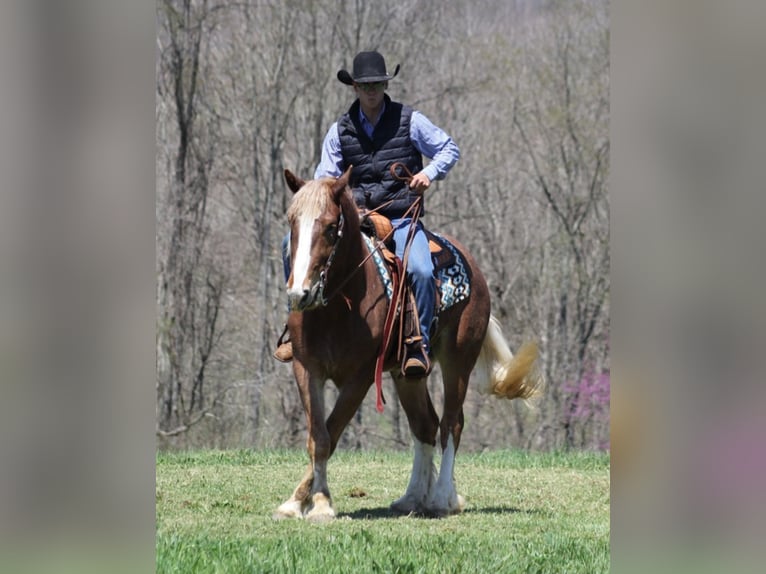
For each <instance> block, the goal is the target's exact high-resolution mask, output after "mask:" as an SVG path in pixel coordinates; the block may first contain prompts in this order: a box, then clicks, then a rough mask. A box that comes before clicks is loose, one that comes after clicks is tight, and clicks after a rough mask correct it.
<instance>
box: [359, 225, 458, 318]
mask: <svg viewBox="0 0 766 574" xmlns="http://www.w3.org/2000/svg"><path fill="white" fill-rule="evenodd" d="M426 234H427V235H428V238H429V240H430V241H431V242H432V243H435V244H436V245H437V246H438V247H439V248H440V249H439V250H438V251H434V246H433V245H432V248H431V258H432V260H433V262H434V276H435V277H436V288H437V291H438V297H437V299H438V301H437V312H442V311H444V310H446V309H449V308H450V307H452V306H453V305H455V304H456V303H459V302H460V301H463V300H464V299H468V296H469V295H470V294H471V274H470V272H469V270H468V266H467V265H466V264H465V260H464V259H463V256H462V254H461V253H460V251H458V250H457V248H456V247H455V246H454V245H452V243H450V242H449V241H447V239H446V238H444V237H443V236H441V235H439V234H438V233H434V232H433V231H426ZM363 237H364V240H365V242H366V243H367V248H368V249H369V250H370V251H372V250H373V249H374V248H375V246H374V244H373V241H372V239H370V238H369V237H367V236H366V235H363ZM372 259H373V261H375V266H376V267H377V268H378V272H379V273H380V277H381V279H382V280H383V284H384V285H385V286H386V296H387V297H388V300H389V301H390V300H391V297H392V296H393V292H394V288H393V283H392V280H391V274H390V272H389V270H388V266H387V265H386V262H385V260H384V259H383V256H382V255H381V254H380V251H378V250H375V251H374V252H373V255H372Z"/></svg>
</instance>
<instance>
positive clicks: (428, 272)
mask: <svg viewBox="0 0 766 574" xmlns="http://www.w3.org/2000/svg"><path fill="white" fill-rule="evenodd" d="M410 221H411V220H410V218H409V217H407V218H400V219H392V220H391V224H392V225H393V226H394V237H393V240H394V251H395V253H396V256H397V257H398V258H399V259H403V258H404V246H405V244H406V243H407V234H408V233H409V231H410ZM282 264H283V267H284V272H285V283H287V280H288V279H289V278H290V233H289V232H288V233H287V235H285V238H284V239H283V240H282ZM407 276H408V278H409V280H410V285H412V292H413V295H415V304H416V305H417V307H418V318H419V319H420V331H421V335H423V345H424V346H425V347H426V349H430V337H429V329H430V328H431V322H432V321H433V318H434V307H435V306H436V280H435V279H434V264H433V261H432V260H431V250H430V248H429V247H428V238H426V234H425V232H424V230H423V224H422V223H421V222H419V221H418V226H417V231H416V232H415V237H414V239H413V240H412V247H410V255H409V258H408V260H407Z"/></svg>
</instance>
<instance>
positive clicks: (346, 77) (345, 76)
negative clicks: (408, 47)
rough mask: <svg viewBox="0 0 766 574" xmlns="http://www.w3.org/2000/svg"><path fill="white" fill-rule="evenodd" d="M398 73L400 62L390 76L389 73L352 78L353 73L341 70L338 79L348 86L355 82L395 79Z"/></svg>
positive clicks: (365, 82)
mask: <svg viewBox="0 0 766 574" xmlns="http://www.w3.org/2000/svg"><path fill="white" fill-rule="evenodd" d="M398 73H399V64H397V65H396V69H395V70H394V74H393V75H392V76H389V75H388V74H386V75H384V76H366V77H361V78H352V77H351V74H349V73H348V71H346V70H339V71H338V79H339V80H340V81H341V82H343V83H344V84H346V85H347V86H353V85H354V83H357V84H371V83H374V82H387V81H388V80H393V79H394V78H395V77H396V75H397V74H398Z"/></svg>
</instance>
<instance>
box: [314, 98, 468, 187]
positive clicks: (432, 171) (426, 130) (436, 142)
mask: <svg viewBox="0 0 766 574" xmlns="http://www.w3.org/2000/svg"><path fill="white" fill-rule="evenodd" d="M384 111H385V102H384V104H383V107H382V108H381V110H380V114H379V115H378V117H377V119H376V122H375V123H376V125H377V122H378V121H379V120H380V116H382V115H383V112H384ZM359 120H360V122H361V124H362V128H363V129H364V131H365V133H366V134H367V135H368V136H369V137H370V138H372V131H373V129H374V126H373V125H372V124H371V123H370V121H369V120H368V119H367V116H365V115H364V112H362V108H361V106H360V107H359ZM410 140H412V144H413V145H414V146H415V149H416V150H418V151H419V152H420V153H421V154H423V155H424V156H426V157H427V158H429V159H430V160H431V163H429V164H428V165H427V166H426V167H424V168H423V173H425V174H426V175H427V176H428V179H430V180H431V181H435V180H439V179H444V177H445V176H446V175H447V172H448V171H449V170H450V169H452V166H453V165H455V163H456V162H457V160H458V159H459V158H460V150H459V149H458V147H457V144H456V143H455V142H454V141H453V140H452V138H451V137H450V136H449V135H447V133H446V132H444V130H442V129H441V128H439V127H437V126H435V125H434V124H433V123H432V122H431V121H430V120H429V119H428V118H427V117H426V116H424V115H423V114H421V113H420V112H419V111H417V110H413V112H412V119H411V120H410ZM342 174H343V154H342V153H341V149H340V137H339V136H338V122H335V123H334V124H333V125H332V126H330V129H329V130H328V132H327V135H326V136H325V138H324V143H323V144H322V159H321V160H320V162H319V165H318V166H317V168H316V170H315V171H314V179H319V178H320V177H327V176H330V177H340V176H341V175H342Z"/></svg>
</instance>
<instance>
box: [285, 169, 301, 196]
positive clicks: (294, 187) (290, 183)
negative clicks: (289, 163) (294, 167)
mask: <svg viewBox="0 0 766 574" xmlns="http://www.w3.org/2000/svg"><path fill="white" fill-rule="evenodd" d="M285 181H286V182H287V187H289V188H290V190H291V191H292V192H293V193H295V192H296V191H298V190H299V189H300V188H302V187H303V186H304V185H306V181H305V180H303V179H301V178H300V177H298V176H297V175H295V174H294V173H293V172H291V171H290V170H289V169H286V170H285Z"/></svg>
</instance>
